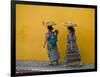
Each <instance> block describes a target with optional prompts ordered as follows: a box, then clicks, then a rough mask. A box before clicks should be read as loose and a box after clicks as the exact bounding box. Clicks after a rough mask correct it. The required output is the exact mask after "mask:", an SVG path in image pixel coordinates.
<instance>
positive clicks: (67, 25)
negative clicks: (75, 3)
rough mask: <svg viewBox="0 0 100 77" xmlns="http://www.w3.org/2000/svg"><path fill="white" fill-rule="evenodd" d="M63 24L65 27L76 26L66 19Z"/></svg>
mask: <svg viewBox="0 0 100 77" xmlns="http://www.w3.org/2000/svg"><path fill="white" fill-rule="evenodd" d="M64 26H66V27H76V24H74V23H72V22H71V21H67V22H65V23H64Z"/></svg>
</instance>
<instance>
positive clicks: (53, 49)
mask: <svg viewBox="0 0 100 77" xmlns="http://www.w3.org/2000/svg"><path fill="white" fill-rule="evenodd" d="M46 25H47V29H48V32H47V33H46V40H45V43H44V48H45V45H47V51H48V56H49V59H50V65H57V64H58V62H59V61H58V59H59V58H58V48H57V36H58V31H57V30H55V31H53V29H54V28H53V25H54V24H53V23H51V22H50V23H48V24H46Z"/></svg>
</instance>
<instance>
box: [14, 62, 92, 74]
mask: <svg viewBox="0 0 100 77" xmlns="http://www.w3.org/2000/svg"><path fill="white" fill-rule="evenodd" d="M48 63H49V62H46V61H41V62H39V61H16V71H17V72H19V70H20V71H23V70H24V71H25V70H26V71H33V72H37V71H38V72H39V71H61V70H79V69H93V68H94V65H93V64H83V65H82V66H80V67H66V66H65V64H64V63H62V64H59V65H57V66H50V65H48Z"/></svg>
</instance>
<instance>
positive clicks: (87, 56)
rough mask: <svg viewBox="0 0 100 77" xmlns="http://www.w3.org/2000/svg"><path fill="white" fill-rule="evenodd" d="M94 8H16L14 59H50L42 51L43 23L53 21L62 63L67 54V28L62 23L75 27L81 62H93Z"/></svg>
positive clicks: (30, 6) (21, 6)
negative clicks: (57, 33)
mask: <svg viewBox="0 0 100 77" xmlns="http://www.w3.org/2000/svg"><path fill="white" fill-rule="evenodd" d="M94 13H95V12H94V9H87V8H72V7H56V6H55V7H54V6H39V5H22V4H17V5H16V59H17V60H49V59H48V55H47V51H46V48H43V43H44V40H45V33H46V32H47V29H46V27H44V26H42V21H48V20H52V21H55V22H56V23H57V25H56V26H55V28H56V29H58V30H59V36H58V48H59V52H60V55H61V61H63V59H64V55H65V51H66V38H67V36H66V35H67V29H66V27H64V26H62V24H63V23H64V22H65V21H69V20H70V21H72V22H73V23H76V24H78V25H77V27H76V28H75V29H76V35H77V43H78V46H79V49H80V54H81V58H82V62H83V63H94V23H95V22H94V17H95V16H94Z"/></svg>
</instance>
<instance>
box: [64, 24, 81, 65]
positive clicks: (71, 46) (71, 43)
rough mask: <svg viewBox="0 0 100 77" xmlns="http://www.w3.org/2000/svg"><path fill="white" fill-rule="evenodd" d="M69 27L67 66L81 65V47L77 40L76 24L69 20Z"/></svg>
mask: <svg viewBox="0 0 100 77" xmlns="http://www.w3.org/2000/svg"><path fill="white" fill-rule="evenodd" d="M66 26H67V29H68V35H67V51H66V56H65V61H66V65H67V66H77V65H80V61H81V58H80V54H79V49H78V46H77V41H76V34H75V29H74V26H76V25H75V24H72V23H71V22H67V24H66Z"/></svg>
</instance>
